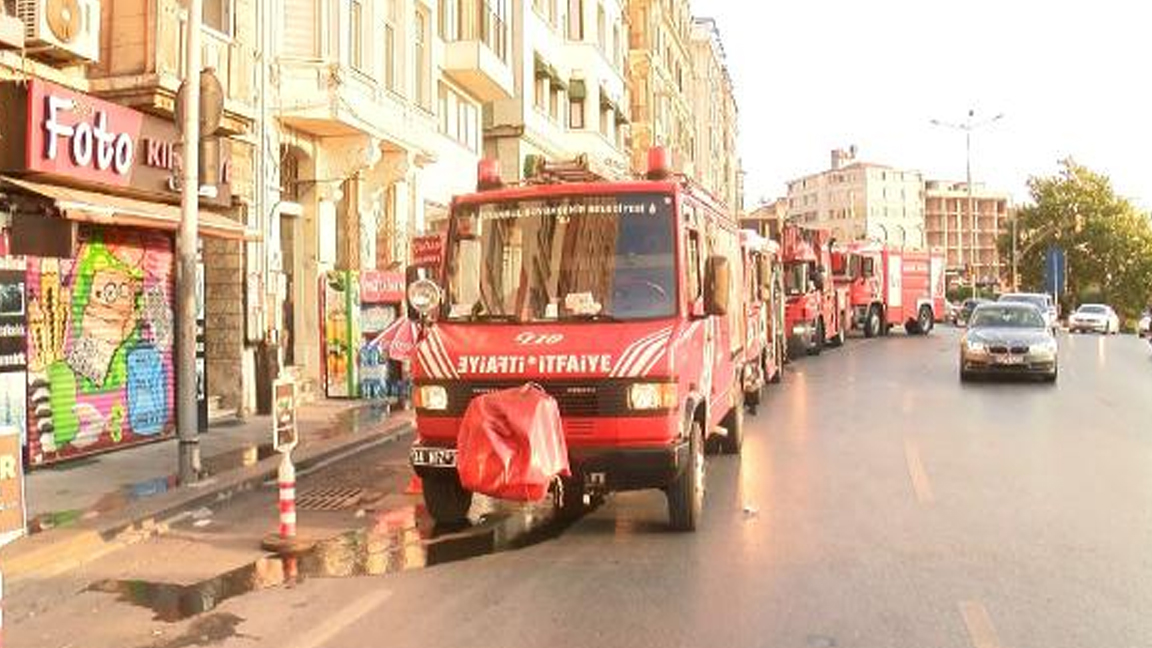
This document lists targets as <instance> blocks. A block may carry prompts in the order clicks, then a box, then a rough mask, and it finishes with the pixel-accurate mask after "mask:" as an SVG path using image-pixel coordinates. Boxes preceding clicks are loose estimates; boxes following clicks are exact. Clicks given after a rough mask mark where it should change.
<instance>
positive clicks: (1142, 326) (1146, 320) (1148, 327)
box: [1136, 311, 1152, 337]
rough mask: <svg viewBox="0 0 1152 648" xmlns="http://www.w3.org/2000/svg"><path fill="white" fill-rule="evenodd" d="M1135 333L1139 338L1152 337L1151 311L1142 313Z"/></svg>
mask: <svg viewBox="0 0 1152 648" xmlns="http://www.w3.org/2000/svg"><path fill="white" fill-rule="evenodd" d="M1136 332H1137V333H1138V334H1139V335H1140V337H1152V311H1148V312H1147V313H1144V316H1143V317H1141V318H1140V323H1139V324H1137V325H1136Z"/></svg>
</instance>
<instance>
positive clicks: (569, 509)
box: [554, 477, 588, 520]
mask: <svg viewBox="0 0 1152 648" xmlns="http://www.w3.org/2000/svg"><path fill="white" fill-rule="evenodd" d="M561 483H562V490H561V492H559V493H556V494H555V501H554V504H555V511H556V515H558V516H559V517H561V518H564V519H568V520H572V519H576V518H578V517H580V516H581V515H584V513H585V511H587V509H588V507H587V506H586V505H585V504H584V486H583V484H581V483H580V480H579V479H576V478H572V477H568V478H564V479H562V482H561Z"/></svg>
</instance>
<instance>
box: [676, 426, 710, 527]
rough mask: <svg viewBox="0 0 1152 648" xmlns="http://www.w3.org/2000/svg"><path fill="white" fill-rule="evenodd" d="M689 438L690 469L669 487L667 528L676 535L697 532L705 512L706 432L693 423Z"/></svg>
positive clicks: (687, 468) (686, 469)
mask: <svg viewBox="0 0 1152 648" xmlns="http://www.w3.org/2000/svg"><path fill="white" fill-rule="evenodd" d="M689 435H690V436H689V438H688V458H689V463H690V465H688V466H686V467H685V468H684V471H683V472H681V473H680V476H679V477H677V478H676V479H675V480H674V481H673V482H672V483H671V484H669V485H668V490H667V491H666V495H667V497H668V524H669V526H671V527H672V529H673V530H676V531H695V530H696V525H697V523H699V521H700V516H701V515H702V514H703V512H704V479H705V470H706V468H705V463H704V432H703V428H701V427H700V421H698V420H695V419H693V421H692V428H691V430H690V431H689Z"/></svg>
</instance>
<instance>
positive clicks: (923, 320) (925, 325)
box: [916, 306, 934, 335]
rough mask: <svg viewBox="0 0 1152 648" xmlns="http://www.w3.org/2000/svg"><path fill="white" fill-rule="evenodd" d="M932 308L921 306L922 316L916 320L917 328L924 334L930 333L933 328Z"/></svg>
mask: <svg viewBox="0 0 1152 648" xmlns="http://www.w3.org/2000/svg"><path fill="white" fill-rule="evenodd" d="M933 323H934V322H933V319H932V309H931V308H929V307H927V306H921V307H920V317H919V319H917V320H916V328H917V329H919V332H920V333H921V334H923V335H928V333H929V332H930V331H931V330H932V324H933Z"/></svg>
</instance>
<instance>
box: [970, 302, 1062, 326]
mask: <svg viewBox="0 0 1152 648" xmlns="http://www.w3.org/2000/svg"><path fill="white" fill-rule="evenodd" d="M969 326H970V327H971V328H974V329H978V328H1037V329H1042V328H1044V317H1043V316H1042V315H1040V312H1039V311H1038V310H1036V309H1035V308H1029V307H1023V306H1007V305H1004V306H1001V305H996V304H985V305H982V306H980V307H979V308H977V309H976V311H975V312H973V313H972V321H971V323H970V324H969Z"/></svg>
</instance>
